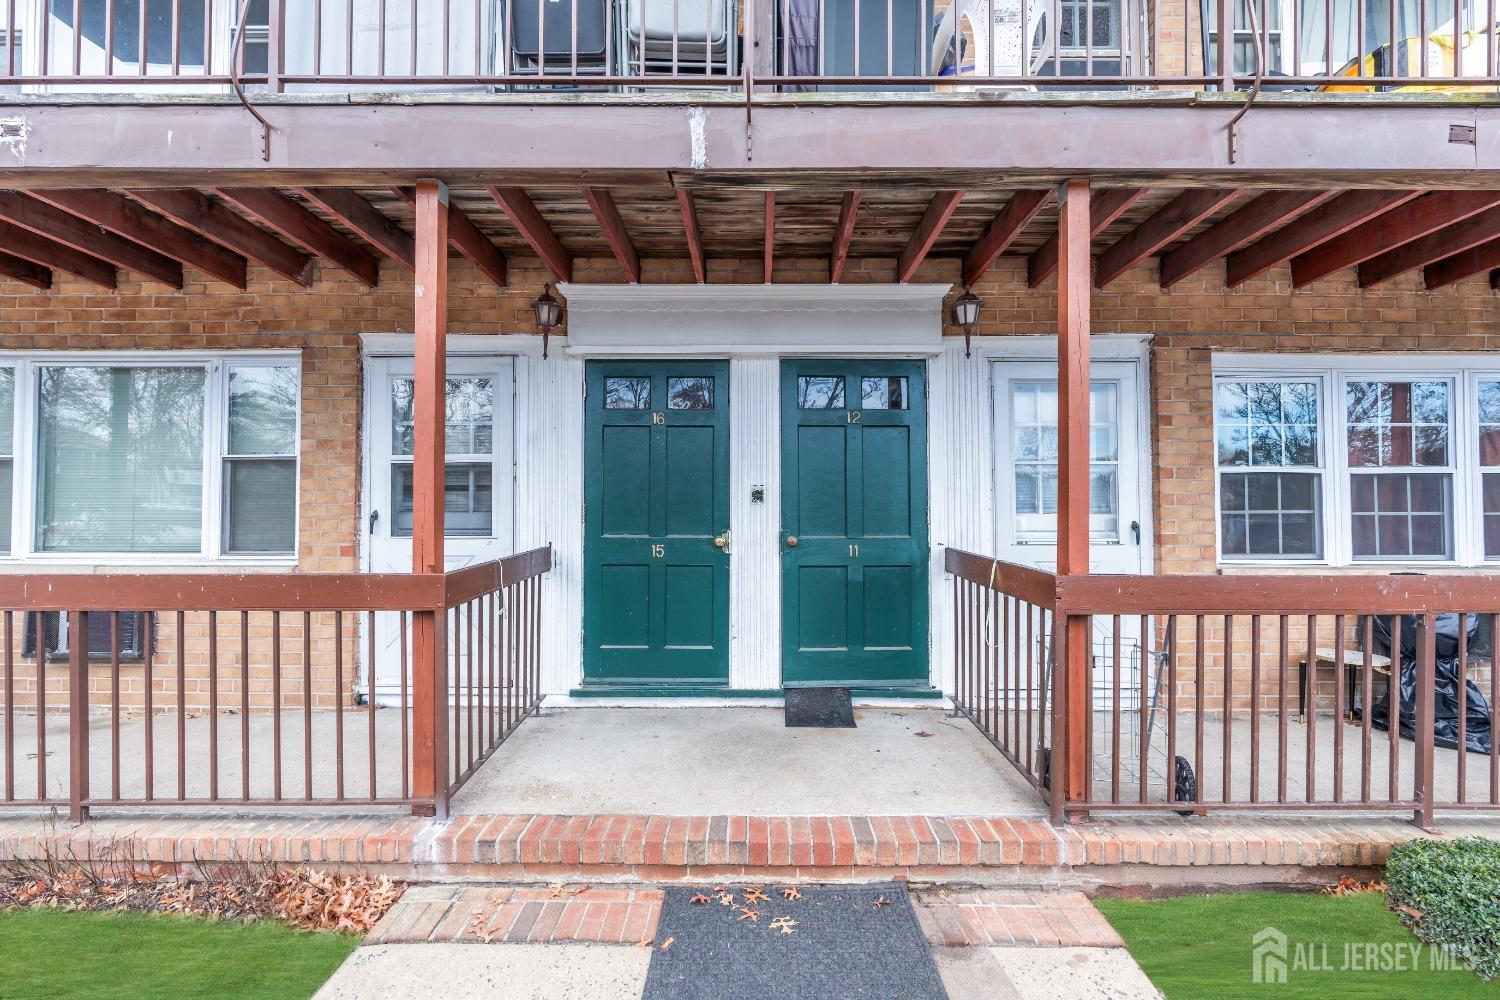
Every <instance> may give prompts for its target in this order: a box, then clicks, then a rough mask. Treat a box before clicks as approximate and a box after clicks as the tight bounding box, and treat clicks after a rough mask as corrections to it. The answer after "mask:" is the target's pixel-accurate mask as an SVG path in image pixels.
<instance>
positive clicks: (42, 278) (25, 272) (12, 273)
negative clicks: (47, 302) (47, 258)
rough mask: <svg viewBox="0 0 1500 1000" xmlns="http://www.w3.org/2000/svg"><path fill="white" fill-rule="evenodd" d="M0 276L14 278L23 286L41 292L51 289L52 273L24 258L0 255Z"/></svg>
mask: <svg viewBox="0 0 1500 1000" xmlns="http://www.w3.org/2000/svg"><path fill="white" fill-rule="evenodd" d="M0 274H3V275H4V276H5V277H7V278H14V279H16V280H17V281H19V282H21V283H22V284H23V285H30V286H31V287H32V288H38V289H41V290H42V291H44V292H45V291H48V290H50V289H51V288H52V271H51V269H50V268H46V267H42V266H41V265H40V264H33V263H32V262H31V261H29V260H26V259H25V258H24V257H15V256H12V255H11V254H8V253H0Z"/></svg>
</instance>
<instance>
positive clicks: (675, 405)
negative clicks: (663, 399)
mask: <svg viewBox="0 0 1500 1000" xmlns="http://www.w3.org/2000/svg"><path fill="white" fill-rule="evenodd" d="M713 408H714V380H713V376H711V375H693V376H689V377H676V378H669V379H667V409H669V410H712V409H713Z"/></svg>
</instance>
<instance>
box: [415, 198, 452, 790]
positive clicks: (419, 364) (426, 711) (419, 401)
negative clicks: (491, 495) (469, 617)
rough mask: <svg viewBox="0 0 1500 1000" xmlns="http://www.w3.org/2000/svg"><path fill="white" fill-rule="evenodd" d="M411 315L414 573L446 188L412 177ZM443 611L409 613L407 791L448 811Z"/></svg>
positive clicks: (434, 530) (428, 525)
mask: <svg viewBox="0 0 1500 1000" xmlns="http://www.w3.org/2000/svg"><path fill="white" fill-rule="evenodd" d="M416 194H417V237H416V240H415V247H414V249H415V257H414V263H415V265H416V267H415V270H416V278H415V281H414V284H413V289H414V297H415V305H416V317H415V323H414V326H413V330H414V331H415V341H416V343H415V357H414V359H413V373H414V375H413V400H412V410H413V417H414V427H413V447H412V532H411V541H412V545H411V569H412V572H413V573H441V572H443V570H444V566H443V494H444V487H443V471H444V470H443V456H444V454H445V447H444V440H443V437H444V434H443V432H444V425H445V422H446V416H445V410H446V402H447V393H446V388H445V387H446V384H447V354H448V346H447V338H448V188H447V186H446V185H445V184H443V183H442V182H441V181H433V180H421V181H418V182H417V192H416ZM446 626H447V612H446V611H445V610H444V609H441V608H437V609H433V610H431V611H421V612H418V613H416V614H414V615H412V664H413V670H412V717H413V733H412V759H413V767H412V793H413V797H415V798H418V799H423V800H430V801H431V802H432V804H433V812H434V813H435V814H436V815H437V816H439V817H444V816H446V815H447V813H448V739H447V717H448V655H447V644H446V634H445V633H446Z"/></svg>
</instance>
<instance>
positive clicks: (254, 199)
mask: <svg viewBox="0 0 1500 1000" xmlns="http://www.w3.org/2000/svg"><path fill="white" fill-rule="evenodd" d="M218 194H219V197H221V198H223V199H224V200H225V201H228V202H230V203H232V204H233V205H235V206H237V207H238V208H239V209H240V210H241V211H242V212H245V213H246V214H247V215H250V216H252V217H253V218H255V219H258V220H259V221H260V222H261V224H262V225H265V226H266V227H268V228H270V229H274V230H275V231H276V232H278V233H280V234H281V235H282V236H284V237H286V238H287V239H288V240H291V241H292V242H293V243H295V244H296V245H297V246H300V247H302V248H303V249H304V250H307V251H309V252H311V253H314V254H317V255H318V256H320V257H324V258H326V259H327V260H328V261H329V262H331V263H332V264H333V265H335V266H336V267H340V268H342V269H343V270H345V271H348V272H349V273H350V274H352V275H354V276H355V277H356V278H358V279H359V280H360V281H363V282H364V283H365V284H367V285H369V286H370V287H371V288H374V287H375V286H376V285H377V284H378V283H379V281H380V258H378V257H376V256H375V255H374V254H373V253H371V252H370V251H368V250H366V249H365V248H364V247H362V246H360V245H359V244H358V243H356V242H354V241H353V240H351V239H350V238H349V237H347V236H345V235H344V234H343V233H341V232H339V231H338V230H337V229H335V228H333V226H331V225H329V224H328V223H327V222H325V221H324V220H323V219H322V218H321V217H320V216H319V215H317V214H316V213H315V212H312V211H311V210H309V209H308V208H307V207H306V206H305V205H303V204H302V203H301V202H298V201H297V200H296V199H294V198H291V197H289V196H287V195H285V194H282V193H281V192H280V191H278V190H276V189H275V188H256V187H230V188H219V189H218Z"/></svg>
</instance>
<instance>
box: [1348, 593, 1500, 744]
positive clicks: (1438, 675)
mask: <svg viewBox="0 0 1500 1000" xmlns="http://www.w3.org/2000/svg"><path fill="white" fill-rule="evenodd" d="M1459 617H1460V616H1459V615H1458V613H1457V612H1448V611H1445V612H1442V613H1440V614H1438V615H1435V616H1434V619H1435V630H1436V635H1435V636H1434V637H1433V638H1434V643H1433V645H1434V654H1435V657H1434V662H1433V691H1432V693H1433V698H1432V730H1433V743H1434V744H1435V745H1437V746H1440V747H1443V748H1445V749H1448V750H1455V749H1457V748H1458V679H1459V677H1460V676H1462V673H1463V672H1462V670H1461V669H1460V666H1459V662H1458V629H1459V624H1458V622H1459ZM1481 617H1482V616H1480V615H1469V616H1468V624H1467V628H1466V631H1467V632H1468V636H1467V640H1468V646H1469V648H1470V649H1473V648H1474V644H1475V639H1476V637H1477V636H1478V634H1479V622H1480V619H1481ZM1418 622H1419V619H1418V617H1417V616H1416V615H1404V616H1403V617H1402V618H1401V655H1400V661H1401V673H1400V683H1401V735H1402V736H1403V737H1405V738H1406V739H1409V740H1414V739H1416V735H1417V725H1416V723H1417V719H1416V715H1417V625H1418ZM1391 630H1392V625H1391V618H1390V617H1379V616H1377V617H1376V618H1375V620H1374V622H1373V632H1374V635H1375V642H1376V644H1377V645H1378V646H1380V647H1381V648H1382V650H1383V651H1384V652H1385V653H1386V655H1388V656H1390V657H1391V658H1392V659H1393V660H1394V659H1396V656H1395V654H1394V653H1392V652H1391ZM1465 687H1466V688H1467V694H1466V695H1465V699H1464V716H1465V720H1464V743H1465V744H1466V745H1467V747H1468V749H1469V751H1470V752H1472V753H1482V754H1488V753H1490V752H1491V747H1490V704H1489V702H1488V701H1486V700H1485V697H1484V693H1483V692H1481V691H1480V690H1479V685H1477V684H1475V683H1474V682H1473V681H1472V680H1470V681H1466V683H1465ZM1355 708H1356V712H1360V711H1362V706H1355ZM1390 719H1391V696H1390V692H1389V691H1387V692H1386V694H1385V695H1384V696H1383V697H1380V698H1377V699H1376V701H1375V703H1374V704H1373V705H1372V706H1371V707H1370V724H1371V725H1373V726H1374V727H1375V728H1377V729H1384V730H1386V731H1389V730H1390V727H1391V721H1390Z"/></svg>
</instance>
